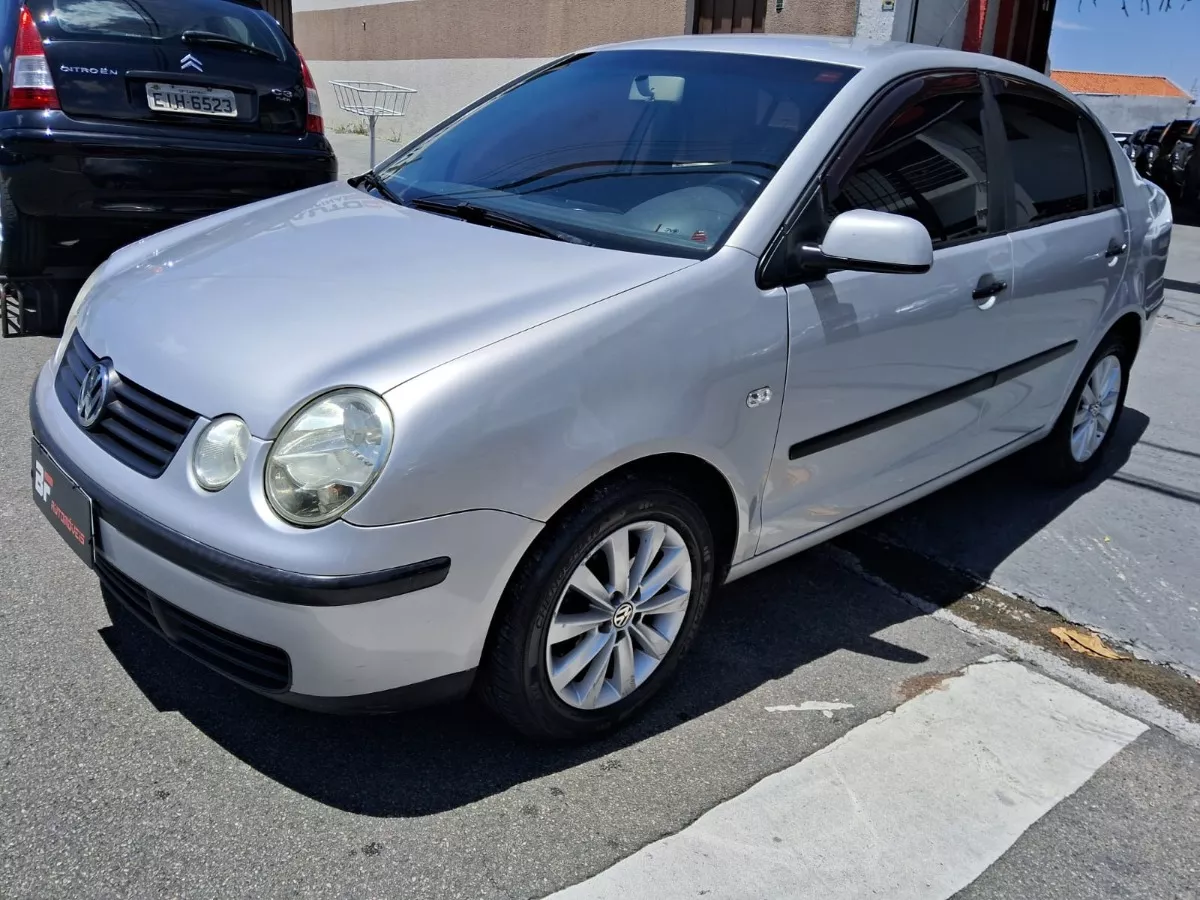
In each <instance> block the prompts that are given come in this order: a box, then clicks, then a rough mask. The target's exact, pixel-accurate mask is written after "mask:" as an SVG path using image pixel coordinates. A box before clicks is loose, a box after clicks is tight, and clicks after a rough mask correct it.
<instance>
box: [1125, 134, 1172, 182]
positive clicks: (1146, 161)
mask: <svg viewBox="0 0 1200 900" xmlns="http://www.w3.org/2000/svg"><path fill="white" fill-rule="evenodd" d="M1166 130H1167V126H1166V125H1152V126H1150V127H1149V128H1147V129H1146V134H1145V135H1144V136H1143V137H1142V149H1141V150H1139V151H1138V155H1137V159H1135V160H1134V161H1133V164H1134V167H1135V168H1136V169H1137V170H1138V173H1139V174H1140V175H1142V176H1143V177H1145V178H1149V177H1150V167H1151V166H1153V165H1154V161H1155V160H1156V159H1157V158H1158V142H1159V140H1160V139H1161V138H1162V136H1163V132H1164V131H1166Z"/></svg>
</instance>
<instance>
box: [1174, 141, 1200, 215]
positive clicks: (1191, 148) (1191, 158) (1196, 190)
mask: <svg viewBox="0 0 1200 900" xmlns="http://www.w3.org/2000/svg"><path fill="white" fill-rule="evenodd" d="M1198 139H1200V119H1193V120H1192V121H1191V123H1190V124H1189V125H1188V129H1187V131H1185V132H1184V133H1183V134H1182V135H1181V136H1180V138H1179V140H1178V141H1177V142H1176V144H1175V149H1174V150H1172V151H1171V192H1172V194H1173V195H1174V196H1175V198H1176V199H1177V200H1178V201H1179V202H1180V203H1181V204H1183V205H1184V206H1200V154H1197V153H1196V142H1197V140H1198Z"/></svg>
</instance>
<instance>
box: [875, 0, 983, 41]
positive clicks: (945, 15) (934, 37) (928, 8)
mask: <svg viewBox="0 0 1200 900" xmlns="http://www.w3.org/2000/svg"><path fill="white" fill-rule="evenodd" d="M863 2H864V3H870V2H874V0H863ZM970 11H971V0H920V2H919V3H918V2H916V0H896V13H895V15H894V17H893V24H892V40H896V41H907V40H908V34H909V29H910V28H912V22H913V19H914V18H915V19H916V27H915V28H913V43H916V44H929V45H930V46H933V47H949V48H950V49H952V50H961V49H962V46H963V38H964V37H965V36H966V33H967V19H968V17H969V15H970Z"/></svg>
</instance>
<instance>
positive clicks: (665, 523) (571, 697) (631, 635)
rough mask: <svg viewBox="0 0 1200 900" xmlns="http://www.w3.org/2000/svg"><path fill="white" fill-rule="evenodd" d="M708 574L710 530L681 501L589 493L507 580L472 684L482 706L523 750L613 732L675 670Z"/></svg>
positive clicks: (611, 490)
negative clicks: (519, 737)
mask: <svg viewBox="0 0 1200 900" xmlns="http://www.w3.org/2000/svg"><path fill="white" fill-rule="evenodd" d="M714 568H715V567H714V549H713V538H712V533H711V530H710V528H709V525H708V522H707V520H706V519H705V517H704V514H703V512H702V511H701V510H700V508H699V507H698V506H697V505H696V504H695V503H694V502H693V501H692V500H691V499H690V498H689V497H688V496H687V495H686V494H685V493H684V492H683V491H681V490H679V489H677V488H675V487H673V486H669V485H663V484H657V483H654V482H650V481H647V480H644V479H642V478H639V477H634V476H631V477H628V478H624V479H622V480H620V481H617V482H613V483H610V484H608V485H604V486H601V487H599V488H597V489H595V490H594V491H593V492H592V494H591V496H589V497H588V498H587V499H586V500H585V501H584V502H583V503H582V504H580V505H579V506H578V507H576V509H575V510H574V511H573V512H572V513H570V514H568V515H567V516H565V517H564V518H563V519H562V520H560V521H558V522H557V523H555V524H554V525H552V526H550V530H549V531H548V532H547V534H545V535H544V536H543V538H541V539H539V543H538V544H537V545H536V546H535V548H534V549H533V550H532V551H531V552H530V553H529V555H528V556H527V558H526V559H525V560H524V561H523V562H522V564H521V566H520V567H519V568H518V570H517V572H516V574H515V575H514V576H513V579H512V582H511V583H510V584H509V587H508V590H507V591H506V594H505V598H504V601H503V602H502V605H501V608H500V611H499V612H498V614H497V615H498V616H499V617H500V618H499V619H498V621H497V623H496V627H495V632H494V635H493V639H492V641H491V645H490V647H489V649H488V653H487V657H486V659H485V661H484V666H483V671H482V673H481V675H482V678H481V688H482V694H483V698H484V701H485V702H486V703H487V704H488V706H489V707H491V709H492V710H493V711H495V712H496V713H497V714H498V715H499V716H500V717H501V718H503V719H504V720H505V721H507V722H508V723H509V724H510V725H512V726H513V727H514V728H516V729H517V730H519V731H521V732H523V733H524V734H526V735H528V736H530V737H533V738H538V739H569V738H582V737H589V736H591V735H595V734H599V733H601V732H603V731H605V730H608V729H610V728H612V727H614V726H615V725H617V724H618V723H619V722H621V721H622V720H624V719H626V718H628V717H629V716H631V715H633V714H634V713H635V712H636V711H637V710H639V709H640V708H642V707H643V706H644V705H645V704H646V703H647V702H648V701H649V700H650V699H651V698H652V697H653V696H654V694H656V693H657V692H658V691H659V690H660V689H661V688H662V686H663V685H664V684H665V683H666V681H667V680H668V679H669V677H670V675H671V673H672V672H673V671H674V669H675V667H676V665H678V662H679V659H680V657H682V656H683V654H684V652H685V651H686V650H687V648H688V646H689V645H690V644H691V642H692V640H693V638H694V636H695V633H696V630H697V627H698V625H699V622H700V618H701V616H702V614H703V611H704V608H705V606H706V605H707V603H708V598H709V595H710V594H711V592H712V584H713V576H714Z"/></svg>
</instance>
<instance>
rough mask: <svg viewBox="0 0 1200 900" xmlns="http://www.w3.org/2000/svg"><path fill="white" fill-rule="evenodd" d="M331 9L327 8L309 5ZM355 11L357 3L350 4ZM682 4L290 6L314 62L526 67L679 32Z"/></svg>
mask: <svg viewBox="0 0 1200 900" xmlns="http://www.w3.org/2000/svg"><path fill="white" fill-rule="evenodd" d="M313 2H315V3H317V4H320V5H321V6H322V7H326V6H328V7H332V4H333V2H334V0H313ZM354 2H355V3H361V2H362V0H354ZM686 13H687V2H686V0H586V2H583V3H580V2H578V0H486V2H480V0H395V2H391V3H383V2H379V3H371V4H368V5H351V4H350V3H344V4H339V6H338V7H333V8H311V7H310V5H309V3H306V2H304V0H298V2H297V3H296V4H295V6H294V18H295V30H296V41H297V43H298V44H299V45H300V47H301V49H302V50H304V52H305V54H306V55H308V56H312V57H313V58H314V59H345V60H350V59H504V58H507V59H532V58H544V57H554V56H559V55H560V54H563V53H567V52H569V51H571V50H578V49H580V48H582V47H587V46H591V45H593V44H603V43H608V42H610V41H623V40H630V39H632V38H639V37H650V36H654V35H661V34H681V33H683V31H684V30H685V16H686Z"/></svg>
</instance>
